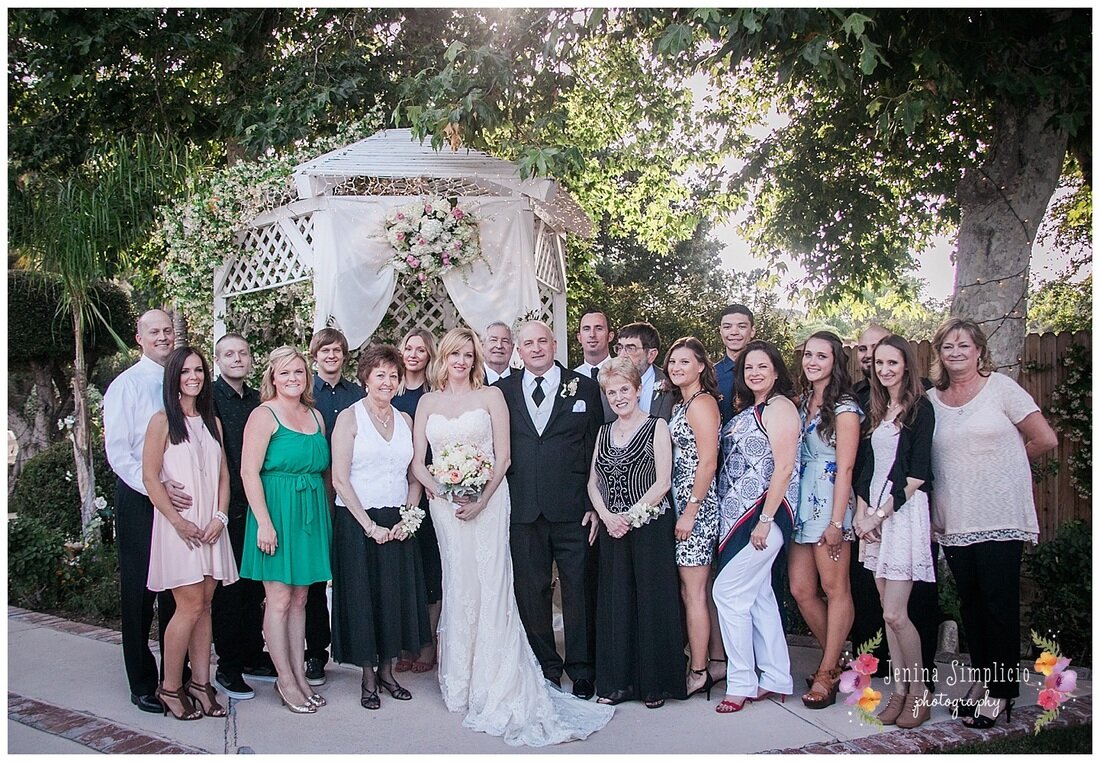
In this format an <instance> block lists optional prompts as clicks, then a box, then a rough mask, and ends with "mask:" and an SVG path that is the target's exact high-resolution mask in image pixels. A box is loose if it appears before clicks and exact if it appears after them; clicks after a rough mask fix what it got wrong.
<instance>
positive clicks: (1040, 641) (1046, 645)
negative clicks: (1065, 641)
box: [1031, 630, 1062, 658]
mask: <svg viewBox="0 0 1100 762" xmlns="http://www.w3.org/2000/svg"><path fill="white" fill-rule="evenodd" d="M1031 642H1032V643H1034V644H1035V645H1037V646H1039V648H1041V649H1043V650H1044V651H1050V652H1051V653H1052V654H1054V656H1055V657H1057V658H1061V657H1062V652H1061V651H1060V650H1059V649H1058V644H1057V643H1055V642H1054V641H1053V640H1051V639H1050V638H1044V637H1043V636H1042V635H1040V634H1039V633H1037V632H1035V630H1032V631H1031Z"/></svg>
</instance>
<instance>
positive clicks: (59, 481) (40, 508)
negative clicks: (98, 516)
mask: <svg viewBox="0 0 1100 762" xmlns="http://www.w3.org/2000/svg"><path fill="white" fill-rule="evenodd" d="M92 452H93V461H94V463H95V479H96V485H97V487H98V492H99V494H101V495H106V496H108V497H107V502H108V503H110V504H113V503H114V492H115V489H114V485H115V475H114V473H113V472H112V471H111V467H110V466H109V465H108V464H107V456H106V454H105V453H104V451H103V442H102V441H98V440H97V441H93V442H92ZM66 474H69V475H70V476H69V478H68V479H66ZM8 511H9V512H11V513H15V514H17V515H19V516H20V517H24V516H26V517H32V518H35V519H40V520H41V521H42V522H43V523H44V524H45V526H46V527H48V528H49V529H51V530H52V531H55V532H58V533H60V534H61V536H62V537H63V538H78V537H80V529H81V527H80V490H79V489H78V487H77V483H76V465H75V463H74V461H73V445H72V443H71V442H70V441H69V440H68V439H63V440H62V441H60V442H57V443H56V444H53V445H51V446H50V447H48V448H46V449H45V450H43V451H42V452H40V453H38V454H37V455H35V456H34V457H33V458H31V459H29V460H28V461H27V462H26V463H25V464H24V465H23V471H22V473H20V474H19V479H18V480H16V482H15V490H14V491H13V492H12V495H11V500H10V502H9V504H8ZM9 547H10V542H9Z"/></svg>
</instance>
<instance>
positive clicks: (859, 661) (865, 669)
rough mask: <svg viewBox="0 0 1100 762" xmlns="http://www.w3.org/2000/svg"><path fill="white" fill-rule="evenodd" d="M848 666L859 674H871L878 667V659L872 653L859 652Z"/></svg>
mask: <svg viewBox="0 0 1100 762" xmlns="http://www.w3.org/2000/svg"><path fill="white" fill-rule="evenodd" d="M848 666H849V667H851V668H852V669H854V670H855V671H856V672H858V673H860V674H861V675H873V674H875V670H876V669H878V659H876V658H875V657H874V655H873V654H860V655H859V656H858V657H857V658H856V659H854V660H853V661H852V663H851V664H849V665H848Z"/></svg>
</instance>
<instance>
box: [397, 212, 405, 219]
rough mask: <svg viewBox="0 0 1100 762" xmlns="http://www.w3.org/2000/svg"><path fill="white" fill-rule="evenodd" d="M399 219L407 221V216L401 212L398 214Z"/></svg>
mask: <svg viewBox="0 0 1100 762" xmlns="http://www.w3.org/2000/svg"><path fill="white" fill-rule="evenodd" d="M397 219H399V220H403V219H405V215H403V214H402V213H401V212H398V213H397Z"/></svg>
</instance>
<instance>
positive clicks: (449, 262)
mask: <svg viewBox="0 0 1100 762" xmlns="http://www.w3.org/2000/svg"><path fill="white" fill-rule="evenodd" d="M443 264H445V265H449V264H451V258H450V257H449V256H447V255H446V254H444V255H443Z"/></svg>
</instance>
